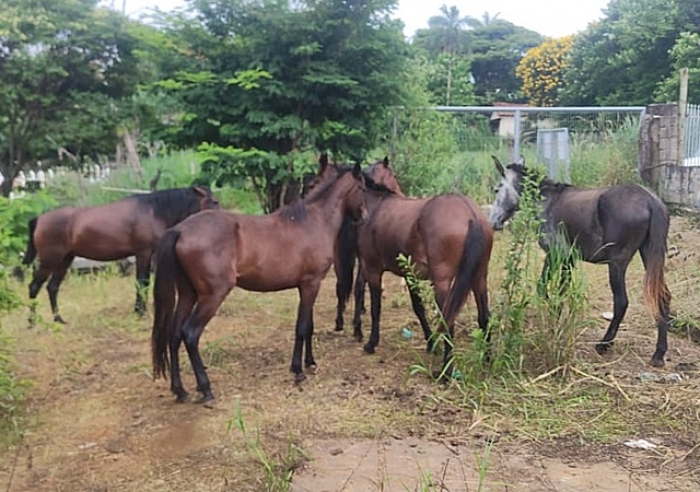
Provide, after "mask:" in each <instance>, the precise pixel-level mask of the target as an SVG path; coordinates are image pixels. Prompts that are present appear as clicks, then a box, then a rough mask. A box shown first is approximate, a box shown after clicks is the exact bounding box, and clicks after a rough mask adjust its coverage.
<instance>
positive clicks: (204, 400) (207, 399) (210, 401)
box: [196, 395, 215, 408]
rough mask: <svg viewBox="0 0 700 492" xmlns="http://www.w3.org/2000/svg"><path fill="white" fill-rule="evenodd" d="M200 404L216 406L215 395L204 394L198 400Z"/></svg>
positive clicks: (210, 406) (207, 406) (205, 406)
mask: <svg viewBox="0 0 700 492" xmlns="http://www.w3.org/2000/svg"><path fill="white" fill-rule="evenodd" d="M196 403H197V404H198V405H202V406H203V407H204V408H214V403H215V400H214V395H204V396H202V397H201V398H200V399H198V400H197V402H196Z"/></svg>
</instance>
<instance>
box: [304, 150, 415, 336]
mask: <svg viewBox="0 0 700 492" xmlns="http://www.w3.org/2000/svg"><path fill="white" fill-rule="evenodd" d="M340 169H341V166H338V164H331V163H329V162H328V158H327V157H325V155H324V156H321V159H320V160H319V170H318V173H317V175H316V176H315V177H314V178H313V179H311V180H309V183H308V187H307V190H309V191H310V190H313V189H314V187H316V186H318V185H319V184H321V183H325V182H327V181H328V180H331V179H333V178H334V177H335V176H337V174H338V173H339V172H340ZM363 173H364V175H365V176H366V177H368V178H369V179H370V180H372V182H373V183H375V184H377V185H380V186H382V187H384V188H386V189H388V190H389V191H392V192H393V193H394V194H396V195H397V196H401V197H403V196H404V194H403V192H402V191H401V187H400V186H399V183H398V181H397V179H396V173H395V172H394V170H393V169H392V168H391V167H390V166H389V158H388V157H385V158H384V159H383V160H379V161H376V162H375V163H373V164H372V165H371V166H369V167H368V168H367V169H365V170H364V171H363ZM356 256H357V227H356V222H355V221H353V220H352V218H351V217H348V216H346V217H345V219H344V220H343V225H342V226H341V228H340V233H339V234H338V242H337V244H336V254H335V261H334V262H333V268H334V271H335V276H336V284H335V293H336V297H337V299H338V302H337V310H336V318H335V331H343V325H344V320H343V313H344V312H345V306H346V305H347V302H348V300H349V299H350V294H351V293H352V290H353V289H352V288H353V273H354V270H355V258H356ZM354 285H355V291H354V293H355V302H356V304H357V306H358V310H359V312H364V293H365V280H364V275H363V273H362V268H358V269H357V277H356V280H355V283H354ZM356 333H357V332H356Z"/></svg>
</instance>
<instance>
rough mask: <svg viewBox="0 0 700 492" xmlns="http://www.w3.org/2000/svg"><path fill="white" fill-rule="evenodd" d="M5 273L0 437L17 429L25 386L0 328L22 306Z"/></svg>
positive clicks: (1, 236) (1, 279) (0, 238)
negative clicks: (12, 311)
mask: <svg viewBox="0 0 700 492" xmlns="http://www.w3.org/2000/svg"><path fill="white" fill-rule="evenodd" d="M3 210H4V209H3ZM5 239H6V235H5V232H4V231H3V230H0V242H2V243H5ZM7 272H8V270H7V269H5V268H0V436H6V437H7V436H11V435H13V431H16V430H17V429H18V425H19V424H18V416H19V412H20V406H21V403H22V398H23V393H24V392H23V389H24V386H25V384H24V382H22V381H19V380H18V379H17V378H16V376H15V374H14V372H13V365H14V364H13V359H12V341H11V340H10V338H9V337H8V336H7V335H6V334H5V331H4V329H3V327H2V316H3V315H4V314H5V313H7V312H9V311H11V310H12V309H16V308H17V307H19V306H20V305H21V304H22V303H21V301H20V299H19V297H18V296H17V294H16V293H15V292H14V290H13V289H12V287H11V285H10V281H9V279H8V273H7Z"/></svg>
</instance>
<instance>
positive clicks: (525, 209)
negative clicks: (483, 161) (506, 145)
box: [489, 175, 586, 376]
mask: <svg viewBox="0 0 700 492" xmlns="http://www.w3.org/2000/svg"><path fill="white" fill-rule="evenodd" d="M539 180H541V177H537V178H535V177H532V176H527V175H526V176H525V178H524V183H523V192H522V195H521V198H520V207H519V211H518V212H517V213H516V214H515V215H514V217H513V218H512V219H511V222H510V227H509V232H508V236H507V237H508V241H509V243H508V253H507V255H506V259H505V265H504V269H505V278H504V279H503V282H502V284H501V288H500V290H499V292H498V294H497V295H496V299H495V305H494V309H493V310H492V312H493V315H492V317H491V323H490V330H491V335H492V347H491V354H492V360H491V365H490V368H489V370H490V373H491V374H512V375H517V376H528V375H539V374H543V373H547V372H550V371H562V372H566V371H567V370H568V368H569V367H571V366H572V365H573V364H574V362H575V360H574V359H575V357H574V356H575V354H574V346H575V343H576V341H577V340H578V338H579V337H580V335H581V333H582V332H583V330H584V328H585V325H586V321H585V318H584V313H585V309H586V294H585V293H586V287H585V280H584V278H583V277H582V272H581V270H580V269H574V268H573V266H574V264H575V263H576V262H577V261H578V260H580V255H579V253H578V251H577V250H576V249H575V248H574V247H572V246H570V245H568V244H567V243H568V241H566V239H565V238H564V235H563V232H561V231H559V232H558V234H557V235H556V236H555V237H554V238H547V237H543V236H542V235H541V234H542V230H543V228H542V225H543V221H542V219H541V218H540V217H541V212H542V209H541V194H540V188H539ZM540 241H546V242H547V245H548V250H549V252H548V254H547V255H546V260H545V265H546V267H545V268H542V261H543V260H542V254H541V251H540V248H539V245H538V243H539V242H540ZM541 271H542V273H540V272H541Z"/></svg>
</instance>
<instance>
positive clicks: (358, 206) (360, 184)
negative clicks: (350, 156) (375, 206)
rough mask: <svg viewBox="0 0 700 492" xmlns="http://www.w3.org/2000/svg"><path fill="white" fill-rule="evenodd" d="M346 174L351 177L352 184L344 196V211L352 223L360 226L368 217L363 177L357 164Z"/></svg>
mask: <svg viewBox="0 0 700 492" xmlns="http://www.w3.org/2000/svg"><path fill="white" fill-rule="evenodd" d="M346 174H347V175H349V176H351V177H352V180H353V182H352V185H351V186H350V189H349V190H348V192H347V194H346V201H345V210H346V213H348V214H349V215H350V218H351V219H352V220H353V221H354V222H356V223H358V224H361V223H362V222H364V221H365V220H366V219H367V217H368V215H369V212H368V211H367V205H366V203H365V177H364V175H363V174H362V168H361V167H360V164H359V163H357V164H355V165H354V166H353V168H352V171H350V172H347V173H346Z"/></svg>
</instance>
